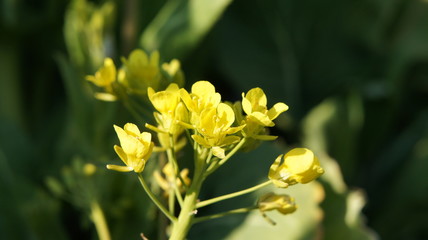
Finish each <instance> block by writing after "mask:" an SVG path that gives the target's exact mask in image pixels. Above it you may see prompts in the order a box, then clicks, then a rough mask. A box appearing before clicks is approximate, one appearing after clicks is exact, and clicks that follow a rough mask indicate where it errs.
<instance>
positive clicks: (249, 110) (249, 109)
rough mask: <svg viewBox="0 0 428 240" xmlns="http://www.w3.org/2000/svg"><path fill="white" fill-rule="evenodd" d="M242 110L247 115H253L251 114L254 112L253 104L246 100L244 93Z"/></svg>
mask: <svg viewBox="0 0 428 240" xmlns="http://www.w3.org/2000/svg"><path fill="white" fill-rule="evenodd" d="M242 109H243V110H244V112H245V114H247V115H251V113H252V112H253V107H252V105H251V102H250V101H249V100H248V99H247V98H245V95H244V93H242Z"/></svg>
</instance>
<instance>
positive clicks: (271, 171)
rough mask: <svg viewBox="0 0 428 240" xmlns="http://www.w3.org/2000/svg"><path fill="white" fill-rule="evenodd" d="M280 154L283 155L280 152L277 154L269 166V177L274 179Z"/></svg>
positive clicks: (279, 162)
mask: <svg viewBox="0 0 428 240" xmlns="http://www.w3.org/2000/svg"><path fill="white" fill-rule="evenodd" d="M282 156H283V155H282V154H281V155H279V156H278V157H277V158H276V159H275V161H274V162H273V163H272V165H271V166H270V168H269V174H268V176H269V179H271V180H274V179H276V178H277V175H278V168H279V165H280V164H281V160H282Z"/></svg>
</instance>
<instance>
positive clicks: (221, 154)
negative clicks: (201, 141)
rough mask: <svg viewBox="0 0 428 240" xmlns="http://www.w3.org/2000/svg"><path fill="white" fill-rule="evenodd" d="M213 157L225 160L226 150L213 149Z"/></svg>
mask: <svg viewBox="0 0 428 240" xmlns="http://www.w3.org/2000/svg"><path fill="white" fill-rule="evenodd" d="M212 150H213V155H214V156H216V157H218V158H220V159H222V158H225V157H226V155H225V154H224V149H223V148H221V147H212Z"/></svg>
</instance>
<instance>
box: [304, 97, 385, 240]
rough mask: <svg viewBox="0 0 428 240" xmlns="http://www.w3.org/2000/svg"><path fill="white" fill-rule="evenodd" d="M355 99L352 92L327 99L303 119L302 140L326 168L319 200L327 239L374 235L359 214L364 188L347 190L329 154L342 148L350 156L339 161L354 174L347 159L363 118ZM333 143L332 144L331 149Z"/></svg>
mask: <svg viewBox="0 0 428 240" xmlns="http://www.w3.org/2000/svg"><path fill="white" fill-rule="evenodd" d="M354 98H355V96H354V97H352V95H351V96H348V98H345V99H342V98H331V99H327V100H325V101H324V102H322V103H321V104H319V105H318V106H317V107H315V108H314V109H313V110H312V111H311V112H310V113H309V114H308V115H307V116H306V118H305V119H304V121H303V131H304V139H303V143H304V145H305V146H307V147H309V148H310V149H312V150H313V151H314V152H315V153H316V155H318V157H319V159H320V162H321V166H323V168H324V170H325V173H324V175H323V176H322V177H321V179H322V180H323V183H324V184H323V185H324V186H325V190H326V198H325V201H324V202H323V203H322V207H323V210H324V217H325V219H324V220H323V226H324V230H323V232H324V237H325V238H326V239H376V238H377V236H376V235H375V234H374V232H372V230H370V229H369V228H367V227H366V226H365V224H364V218H363V215H362V214H361V210H362V208H363V206H364V205H365V202H366V200H365V196H364V193H363V191H362V190H348V189H347V186H346V184H345V183H344V181H343V177H342V173H341V172H340V168H339V166H338V164H337V163H336V161H335V160H333V159H331V157H330V152H331V153H332V154H335V153H337V149H339V150H340V149H341V148H345V149H346V151H345V153H346V154H349V155H343V154H342V155H340V154H339V156H341V157H343V158H344V159H343V160H344V161H341V162H340V163H341V166H344V167H345V168H346V169H347V172H348V173H353V171H354V169H353V168H355V163H353V162H349V161H352V158H351V156H352V154H356V152H357V151H356V140H357V139H356V137H357V136H358V135H357V133H358V129H359V128H360V126H361V123H362V120H363V116H362V112H361V106H360V103H359V101H356V102H355V99H354ZM357 99H358V98H357ZM355 104H357V105H355ZM355 111H356V112H355ZM332 145H334V146H335V147H334V148H331V146H332ZM354 157H355V156H354ZM347 161H348V162H347Z"/></svg>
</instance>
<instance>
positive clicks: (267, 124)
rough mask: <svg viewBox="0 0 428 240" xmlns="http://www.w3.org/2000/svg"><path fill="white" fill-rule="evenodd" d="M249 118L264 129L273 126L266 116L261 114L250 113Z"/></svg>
mask: <svg viewBox="0 0 428 240" xmlns="http://www.w3.org/2000/svg"><path fill="white" fill-rule="evenodd" d="M250 117H251V119H252V120H255V121H257V122H258V123H259V124H260V125H263V126H265V127H273V126H275V123H273V122H272V121H271V120H270V119H269V117H268V116H267V115H266V114H263V113H261V112H253V113H251V115H250Z"/></svg>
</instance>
